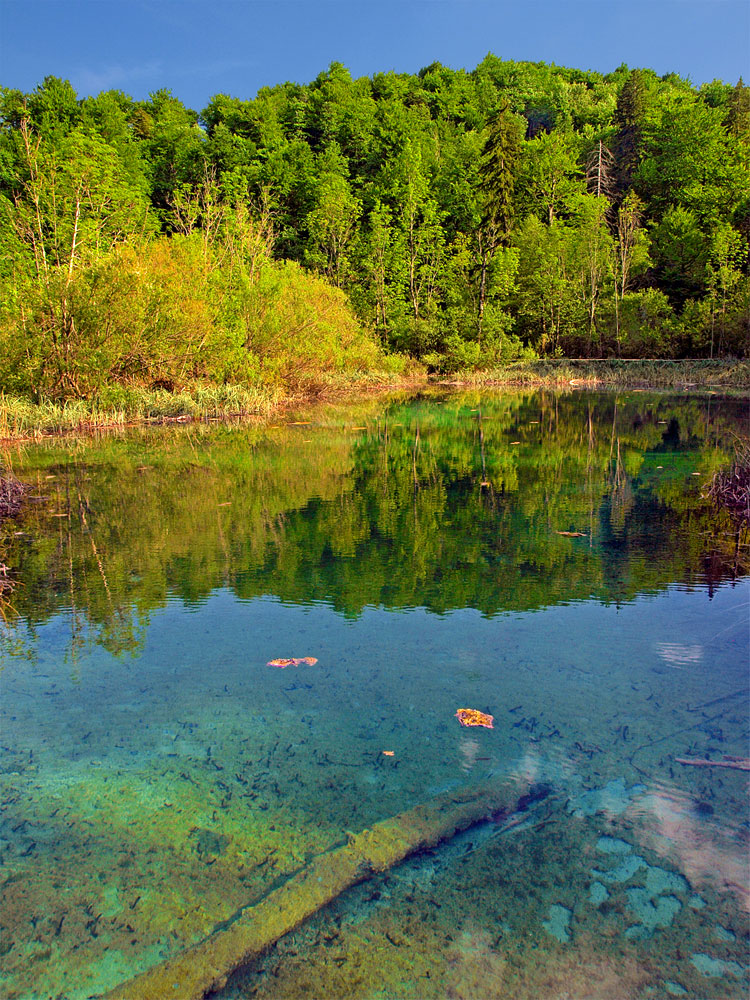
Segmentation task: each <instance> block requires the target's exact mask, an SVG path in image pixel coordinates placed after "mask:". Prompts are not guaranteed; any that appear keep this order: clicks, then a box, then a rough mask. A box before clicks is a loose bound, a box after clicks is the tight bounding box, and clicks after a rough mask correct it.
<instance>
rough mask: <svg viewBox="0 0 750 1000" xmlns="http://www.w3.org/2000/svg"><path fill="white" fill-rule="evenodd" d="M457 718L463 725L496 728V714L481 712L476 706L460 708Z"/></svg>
mask: <svg viewBox="0 0 750 1000" xmlns="http://www.w3.org/2000/svg"><path fill="white" fill-rule="evenodd" d="M456 718H457V719H458V721H459V722H460V723H461V725H462V726H484V728H485V729H494V728H495V727H494V725H493V723H494V721H495V717H494V715H488V714H487V713H486V712H480V711H479V710H478V709H476V708H459V709H458V711H457V712H456Z"/></svg>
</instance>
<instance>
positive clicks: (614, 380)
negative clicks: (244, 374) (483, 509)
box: [0, 358, 750, 446]
mask: <svg viewBox="0 0 750 1000" xmlns="http://www.w3.org/2000/svg"><path fill="white" fill-rule="evenodd" d="M419 388H425V389H434V388H456V389H460V388H464V389H481V388H488V389H490V388H496V389H507V390H509V391H518V390H537V389H550V390H557V391H576V390H607V389H610V390H618V389H621V390H630V391H647V390H653V391H674V392H691V393H696V394H703V393H707V394H709V395H731V396H736V395H748V396H750V361H745V360H741V361H737V360H706V359H701V360H684V361H671V360H669V361H667V360H656V359H652V360H648V359H646V360H643V359H602V360H599V359H588V358H572V359H571V358H559V359H557V358H555V359H541V360H536V361H515V362H509V363H508V364H507V365H505V366H503V367H502V368H495V369H487V370H481V371H476V372H475V371H468V372H456V373H453V374H452V375H428V374H425V375H420V376H415V375H409V376H399V377H394V376H393V374H392V373H387V374H386V373H369V374H366V375H364V376H363V377H360V378H349V379H331V380H330V382H328V383H324V384H319V385H316V386H315V387H314V388H311V389H310V390H309V391H307V392H294V393H289V394H288V395H287V394H284V393H283V391H280V390H279V389H277V388H272V387H267V388H261V389H254V390H246V389H243V388H242V387H239V386H220V387H214V386H203V385H198V386H193V387H189V388H187V389H186V390H184V391H181V392H176V393H175V392H167V391H166V390H154V391H151V390H138V389H131V390H128V393H127V401H126V402H125V405H124V406H117V405H114V406H106V405H102V404H101V402H100V401H98V400H68V401H66V402H63V403H53V402H47V401H45V402H41V403H33V402H31V401H30V400H27V399H24V398H20V397H10V396H5V395H2V394H0V445H3V446H9V445H16V444H21V443H25V442H31V441H38V440H41V439H43V438H49V437H64V436H67V435H75V434H92V433H100V432H109V431H119V430H124V429H126V428H131V427H148V426H153V425H164V424H189V423H226V422H232V421H238V422H245V421H264V420H269V419H271V418H272V417H273V416H274V414H278V413H283V412H284V411H288V410H291V409H293V408H294V407H300V406H308V405H311V404H313V403H315V402H324V401H331V400H335V399H341V398H344V397H348V396H357V395H367V394H371V393H383V392H396V391H399V390H409V389H419Z"/></svg>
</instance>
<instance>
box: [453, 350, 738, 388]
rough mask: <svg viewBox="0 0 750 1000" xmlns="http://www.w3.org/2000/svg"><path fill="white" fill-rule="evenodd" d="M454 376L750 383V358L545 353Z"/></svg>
mask: <svg viewBox="0 0 750 1000" xmlns="http://www.w3.org/2000/svg"><path fill="white" fill-rule="evenodd" d="M450 382H453V383H458V384H470V385H528V386H550V387H561V386H565V385H573V386H576V385H579V386H586V387H591V388H594V387H596V386H611V387H614V388H618V387H623V388H636V387H637V388H653V389H667V388H670V389H686V388H687V389H693V388H695V389H722V390H724V389H726V390H734V391H737V390H748V389H750V362H748V361H744V360H741V361H738V360H734V359H721V360H709V359H696V360H679V361H671V360H670V361H667V360H661V359H659V360H653V359H633V360H631V359H624V358H608V359H602V360H598V359H593V358H559V359H557V358H545V359H541V360H538V361H513V362H509V363H508V364H506V365H503V366H502V367H499V368H493V369H487V370H485V371H478V372H473V371H467V372H459V373H457V374H455V375H454V376H453V378H452V379H451V380H450Z"/></svg>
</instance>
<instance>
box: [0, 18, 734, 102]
mask: <svg viewBox="0 0 750 1000" xmlns="http://www.w3.org/2000/svg"><path fill="white" fill-rule="evenodd" d="M487 52H493V53H494V54H495V55H497V56H500V57H501V58H503V59H528V60H533V61H537V60H544V61H545V62H554V63H556V64H557V65H560V66H574V67H577V68H579V69H594V70H599V71H600V72H608V71H610V70H612V69H614V68H615V67H616V66H618V65H619V64H620V63H623V62H625V63H627V64H628V65H629V66H631V67H636V66H642V67H651V68H652V69H655V70H656V72H657V73H659V74H660V75H661V74H664V73H669V72H676V73H679V74H680V76H685V77H689V79H690V80H691V81H692V82H693V83H694V84H696V85H700V84H701V83H703V82H705V81H709V80H713V79H715V78H718V79H721V80H724V81H725V82H728V83H732V84H734V83H736V81H737V79H738V77H739V76H740V75H743V76H744V79H745V82H750V0H646V2H644V0H632V2H627V0H514V2H507V0H366V2H365V0H0V85H4V86H8V87H17V88H19V89H21V90H25V91H28V90H31V89H33V88H34V86H36V84H38V83H40V82H41V81H42V80H43V78H44V77H45V76H47V75H53V76H60V77H63V78H66V79H68V80H70V81H71V83H72V84H73V85H74V87H75V88H76V90H77V91H78V93H79V95H81V96H83V95H86V94H92V93H98V92H99V91H101V90H107V89H110V88H115V89H118V90H124V91H125V92H126V93H128V94H130V95H131V96H132V97H134V98H136V99H138V98H143V97H146V96H147V95H148V93H149V92H150V91H153V90H157V89H158V88H160V87H168V88H169V89H170V90H172V92H173V93H174V94H175V95H176V96H177V97H179V98H181V99H182V100H183V101H184V102H185V104H187V105H188V106H190V107H193V108H195V109H196V110H198V111H200V110H201V109H202V108H203V107H205V105H206V103H207V102H208V99H209V98H210V97H211V96H212V95H213V94H216V93H227V94H231V95H233V96H236V97H242V98H249V97H253V96H254V95H255V93H256V91H257V90H258V88H259V87H262V86H266V85H273V84H275V83H281V82H283V81H285V80H295V81H297V82H299V83H307V82H309V81H310V80H312V79H313V78H314V77H315V76H317V74H318V73H319V72H320V71H321V70H323V69H325V68H326V67H327V66H328V65H329V64H330V63H331V62H332V61H338V62H342V63H344V65H346V66H347V67H348V68H349V69H350V70H351V72H352V74H353V75H354V76H370V75H372V74H373V73H376V72H379V71H387V70H391V69H392V70H396V71H399V72H412V73H414V72H417V71H418V70H419V69H420V68H421V67H422V66H426V65H429V63H431V62H433V61H435V60H438V61H440V62H442V63H444V64H445V65H447V66H450V67H452V68H454V69H457V68H459V67H464V68H466V69H473V68H474V66H476V64H477V63H478V62H480V61H481V60H482V59H483V58H484V56H485V55H486V54H487Z"/></svg>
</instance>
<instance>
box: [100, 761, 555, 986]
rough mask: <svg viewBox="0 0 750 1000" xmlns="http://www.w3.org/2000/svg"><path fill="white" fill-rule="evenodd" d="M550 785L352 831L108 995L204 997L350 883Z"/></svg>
mask: <svg viewBox="0 0 750 1000" xmlns="http://www.w3.org/2000/svg"><path fill="white" fill-rule="evenodd" d="M547 793H548V789H547V788H546V786H545V787H542V786H537V787H535V788H532V786H531V785H530V784H529V782H528V781H526V780H522V779H513V780H507V779H506V780H505V781H503V782H495V783H490V784H486V785H483V786H474V787H471V788H467V789H464V790H456V791H453V792H448V793H446V794H444V795H440V796H437V797H436V798H434V799H432V800H431V801H430V802H427V803H424V804H423V805H419V806H416V807H415V808H413V809H409V810H407V811H406V812H403V813H399V814H398V815H397V816H393V817H391V818H390V819H386V820H382V821H381V822H379V823H375V825H374V826H372V827H371V828H370V829H368V830H363V831H362V832H361V833H358V834H352V835H350V836H349V842H348V843H347V844H346V845H344V846H342V847H337V848H335V849H334V850H332V851H331V852H330V853H328V854H324V855H322V856H320V857H319V858H317V859H316V860H315V861H313V862H312V863H311V864H310V865H308V866H307V867H306V868H305V869H304V871H302V872H300V873H298V874H297V875H294V876H293V877H292V878H290V879H289V881H288V882H286V883H285V884H284V885H283V886H281V887H280V888H278V889H275V890H274V891H273V892H271V893H269V895H268V896H266V898H265V899H263V900H262V901H261V902H260V903H257V904H256V905H255V906H248V907H247V908H246V909H243V910H240V911H239V913H238V915H237V916H236V917H235V918H234V919H233V920H231V921H229V922H228V923H224V924H223V925H222V926H221V927H220V928H219V929H218V930H216V931H215V932H214V933H213V934H211V935H209V936H208V937H207V938H205V939H204V940H203V941H200V942H198V944H195V945H193V946H192V947H190V948H187V949H186V950H185V951H183V952H181V953H180V954H179V955H176V956H175V957H174V958H170V959H167V960H166V961H164V962H160V963H159V964H158V965H156V966H154V967H153V968H151V969H149V970H147V971H146V972H144V973H141V974H140V975H138V976H136V977H134V978H133V979H130V980H128V981H127V982H125V983H123V984H122V985H120V986H118V987H116V988H115V989H114V990H112V991H111V992H109V993H107V994H106V997H107V998H108V1000H136V998H137V1000H165V998H170V1000H173V998H174V997H179V998H180V1000H201V998H202V997H204V996H205V995H206V994H207V993H208V992H209V991H211V990H217V989H221V987H222V986H224V985H225V983H226V981H227V979H228V978H229V976H230V975H231V973H232V972H234V971H235V970H236V969H238V968H240V966H242V965H245V964H247V963H248V962H250V961H252V960H253V959H256V958H258V957H259V956H260V955H262V954H263V953H264V952H265V951H267V950H268V949H269V948H270V947H271V946H272V945H274V944H275V943H276V942H277V941H278V940H279V938H281V937H283V936H284V935H285V934H288V933H290V932H291V931H293V930H295V929H296V928H297V927H299V926H300V924H302V923H303V922H304V921H305V920H307V919H308V918H309V917H311V916H312V915H313V914H314V913H317V911H318V910H320V909H321V908H322V907H324V906H325V905H326V904H328V903H330V902H332V901H333V900H334V899H336V898H337V897H338V896H340V895H341V894H342V893H343V892H344V891H345V890H346V889H349V888H351V887H352V886H354V885H357V884H358V883H360V882H364V881H365V880H366V879H369V878H372V877H373V876H374V875H378V874H380V873H381V872H385V871H387V870H388V869H389V868H392V867H393V866H394V865H397V864H399V862H401V861H403V860H404V859H405V858H407V857H409V855H411V854H415V853H416V852H418V851H421V850H425V849H427V848H431V847H435V846H436V845H437V844H439V843H440V842H441V841H444V840H448V839H450V838H451V837H453V836H454V835H455V834H457V833H460V832H461V831H462V830H466V829H467V828H468V827H470V826H473V825H475V824H476V823H479V822H481V821H482V820H486V819H489V818H490V817H498V818H501V817H505V816H508V815H509V814H511V813H513V812H515V811H516V810H517V809H519V808H520V809H522V808H524V807H525V805H527V804H528V803H529V802H531V801H536V800H537V799H540V798H543V797H544V796H545V795H546V794H547Z"/></svg>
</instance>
